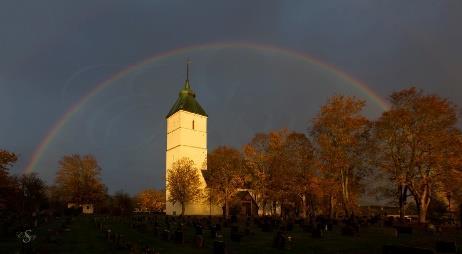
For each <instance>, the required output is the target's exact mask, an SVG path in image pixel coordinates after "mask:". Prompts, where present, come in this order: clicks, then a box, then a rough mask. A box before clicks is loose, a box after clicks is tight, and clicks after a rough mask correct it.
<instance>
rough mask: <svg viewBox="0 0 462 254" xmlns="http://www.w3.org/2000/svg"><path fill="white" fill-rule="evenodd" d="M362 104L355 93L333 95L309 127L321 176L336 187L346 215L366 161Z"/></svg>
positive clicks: (351, 205)
mask: <svg viewBox="0 0 462 254" xmlns="http://www.w3.org/2000/svg"><path fill="white" fill-rule="evenodd" d="M364 105H365V102H364V101H362V100H358V99H356V98H355V97H347V96H334V97H332V98H330V99H329V101H328V102H327V104H326V105H324V106H323V107H322V108H321V111H320V113H319V114H318V115H317V116H316V117H315V118H314V120H313V126H312V129H311V135H312V137H313V140H314V142H315V145H316V151H317V157H318V161H319V166H320V168H321V171H322V176H323V177H324V178H325V179H326V180H330V181H331V182H332V183H335V186H333V188H338V189H339V191H340V198H341V203H342V206H343V211H344V212H345V214H347V215H348V214H350V213H351V211H352V208H353V205H354V203H355V198H356V196H355V195H356V194H357V191H358V190H359V187H360V186H361V185H360V179H361V177H362V176H363V175H364V174H363V173H364V168H365V162H366V161H367V158H366V153H365V151H366V150H367V140H368V126H369V121H368V120H367V119H366V118H365V117H364V116H362V115H361V111H362V109H363V107H364Z"/></svg>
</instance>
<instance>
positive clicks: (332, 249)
mask: <svg viewBox="0 0 462 254" xmlns="http://www.w3.org/2000/svg"><path fill="white" fill-rule="evenodd" d="M66 220H68V223H65V222H66ZM158 221H159V228H160V229H163V228H164V223H163V222H164V219H163V218H161V217H160V218H159V220H158ZM99 223H102V224H104V227H105V228H106V229H111V231H112V232H115V233H119V234H123V239H124V241H125V242H128V243H130V244H131V246H135V245H136V246H137V248H136V249H138V250H140V249H142V248H144V246H149V247H151V248H154V249H155V250H156V251H159V252H160V253H161V254H167V253H213V239H212V238H211V233H210V231H209V230H204V238H205V247H204V248H201V249H199V248H196V247H195V246H194V230H193V229H192V227H186V229H185V232H184V234H185V237H184V238H185V243H183V244H177V243H174V242H173V241H164V240H162V238H161V237H160V236H159V235H157V236H156V235H155V233H154V230H153V228H152V227H151V226H147V227H146V228H144V229H139V228H137V227H133V226H132V225H131V223H130V219H128V218H123V217H105V218H102V217H101V218H97V223H95V221H94V219H93V217H85V216H79V217H74V218H71V219H70V220H69V219H66V218H59V219H56V220H54V221H52V222H50V223H48V224H46V225H43V226H41V227H39V228H38V229H37V230H36V231H35V232H34V233H35V234H36V235H37V236H38V237H37V239H36V240H35V241H34V249H36V250H38V251H39V252H38V253H142V252H136V251H134V250H132V251H131V252H130V250H128V249H125V250H122V249H117V248H116V246H115V244H114V243H112V242H111V241H108V240H106V236H105V233H104V232H101V231H100V229H99V226H98V225H99ZM146 225H149V223H146ZM171 228H173V229H174V228H175V227H174V226H172V227H171ZM242 229H243V227H242V226H241V230H242ZM251 232H252V234H250V235H245V236H243V237H242V239H241V241H240V242H233V241H231V238H230V229H229V228H225V229H224V232H223V233H224V237H223V238H224V241H225V245H226V249H227V250H228V254H231V253H258V254H265V253H281V252H284V253H321V254H322V253H357V254H361V253H381V252H382V246H383V245H384V244H403V245H409V246H419V247H426V248H434V246H435V242H436V241H437V240H439V239H441V240H450V241H456V242H457V243H462V233H461V231H456V230H453V231H452V232H451V231H447V232H443V233H442V234H440V235H432V234H430V233H428V232H425V231H423V230H414V232H413V234H412V235H406V236H403V237H401V238H400V239H398V238H397V237H396V236H395V235H394V230H393V229H392V228H383V227H379V226H370V227H363V228H361V230H360V234H359V236H343V235H341V233H340V229H339V227H336V228H335V229H334V231H332V232H327V233H326V234H325V235H324V237H323V238H321V239H315V238H312V237H311V234H310V233H306V232H303V231H302V229H301V228H300V227H298V226H297V225H295V226H294V229H293V230H292V231H291V232H289V233H288V234H289V235H290V236H291V237H292V244H291V248H290V249H286V250H278V249H275V248H273V247H272V243H273V238H274V236H275V234H276V232H275V231H274V232H262V231H261V230H260V229H259V228H258V227H256V226H251ZM49 235H53V237H52V240H51V241H50V237H49ZM18 246H19V242H18V240H17V239H16V238H15V237H10V238H6V239H0V253H16V251H17V250H18ZM459 253H462V252H459Z"/></svg>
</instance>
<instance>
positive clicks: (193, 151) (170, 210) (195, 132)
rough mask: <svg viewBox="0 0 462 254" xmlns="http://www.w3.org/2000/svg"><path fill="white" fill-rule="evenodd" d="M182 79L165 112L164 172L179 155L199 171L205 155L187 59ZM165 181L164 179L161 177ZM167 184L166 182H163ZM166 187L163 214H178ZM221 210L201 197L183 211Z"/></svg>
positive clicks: (201, 113) (202, 116)
mask: <svg viewBox="0 0 462 254" xmlns="http://www.w3.org/2000/svg"><path fill="white" fill-rule="evenodd" d="M186 73H187V74H186V80H185V83H184V87H183V89H181V91H180V94H179V96H178V99H177V100H176V102H175V104H174V105H173V107H172V108H171V109H170V112H168V114H167V116H166V118H167V152H166V172H165V176H166V179H167V175H168V171H169V169H171V167H172V164H173V163H174V162H175V161H176V160H179V159H181V158H183V157H188V158H189V159H191V160H193V161H194V163H195V167H196V168H197V169H198V170H199V171H201V170H205V169H204V168H203V167H204V162H205V160H206V159H207V117H208V116H207V113H205V110H204V109H203V108H202V107H201V105H200V104H199V103H198V102H197V100H196V94H195V93H194V92H193V90H192V89H191V86H190V85H189V63H188V64H187V70H186ZM199 175H200V176H201V182H202V188H203V189H204V191H205V187H206V183H205V180H204V178H203V176H202V172H199ZM165 182H166V184H167V181H165ZM166 187H167V186H166ZM165 189H166V202H167V203H166V214H168V215H179V214H181V205H180V204H179V203H176V204H175V205H173V203H171V202H168V199H169V192H168V191H167V189H168V188H165ZM221 213H222V211H221V209H219V208H218V207H215V206H212V205H210V204H207V202H205V201H197V202H195V203H187V204H186V206H185V215H209V214H212V215H216V214H221Z"/></svg>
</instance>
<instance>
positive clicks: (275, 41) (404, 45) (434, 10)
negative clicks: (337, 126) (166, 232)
mask: <svg viewBox="0 0 462 254" xmlns="http://www.w3.org/2000/svg"><path fill="white" fill-rule="evenodd" d="M461 13H462V3H461V2H460V1H422V0H415V1H379V0H377V1H366V0H364V1H360V0H355V1H344V0H337V1H318V2H313V1H226V2H225V1H151V0H150V1H148V0H146V1H115V0H111V1H94V0H93V1H62V0H59V1H58V0H56V1H45V0H42V1H20V0H15V1H2V2H1V3H0V115H1V116H2V124H1V125H0V141H1V142H0V145H1V147H2V148H6V149H10V150H12V151H15V152H18V153H20V154H21V160H20V162H19V163H18V165H17V166H16V167H15V168H14V172H19V171H20V170H21V169H22V168H23V167H24V166H25V164H26V163H27V161H28V160H29V158H30V156H31V155H32V152H33V151H34V149H35V148H36V147H37V145H38V144H39V143H40V142H41V140H42V139H43V138H44V137H45V135H46V134H47V132H48V131H49V130H50V128H51V127H52V126H53V124H54V123H55V122H56V121H57V120H58V119H60V117H61V116H62V115H63V114H65V112H66V111H67V110H68V109H69V108H70V107H71V105H73V104H74V103H76V102H78V101H79V100H80V99H81V98H82V97H83V96H85V94H87V93H88V92H89V91H91V89H93V88H94V87H95V86H96V85H97V84H98V83H100V82H102V81H103V80H105V79H107V78H108V77H111V76H112V75H114V73H116V72H117V71H119V70H121V69H125V68H127V67H128V66H130V65H132V64H134V63H137V62H140V61H142V60H144V59H146V58H148V57H149V56H152V55H155V54H158V53H160V52H164V51H167V50H171V49H175V48H179V47H184V46H188V45H193V44H205V43H211V42H222V41H245V42H251V43H262V44H269V45H274V46H279V47H283V48H289V49H292V50H297V51H300V52H302V53H306V54H310V55H312V56H315V57H317V58H319V59H321V60H322V61H325V62H327V63H329V64H332V65H335V66H337V67H338V68H339V69H342V70H344V71H346V72H348V73H350V74H352V76H354V77H356V78H358V79H361V80H364V81H365V82H366V83H368V84H369V86H370V87H371V88H372V89H373V90H375V91H377V92H378V93H380V95H381V96H383V97H386V96H387V95H388V94H389V93H390V92H391V91H393V90H396V89H400V88H403V87H407V86H409V85H410V84H414V85H416V86H418V87H421V88H423V89H425V90H427V91H430V92H435V93H438V94H441V95H443V96H446V97H449V98H450V99H451V100H453V101H455V102H457V103H459V104H462V85H461V82H462V74H461V72H460V69H461V66H462V49H461V47H460V45H462V32H461V29H460V24H462V15H460V14H461ZM189 56H190V57H193V67H192V68H193V73H192V85H193V88H194V89H195V90H196V92H197V93H198V98H199V101H200V102H201V103H202V104H203V106H204V108H205V109H206V110H207V112H208V113H209V115H211V117H210V120H209V131H210V133H209V145H210V147H215V146H217V145H220V144H232V145H234V146H241V145H243V144H244V143H245V142H247V141H248V140H249V139H250V138H251V137H252V135H253V134H254V133H255V132H257V131H267V130H270V129H274V128H281V127H289V128H291V129H296V130H298V131H305V130H306V128H307V126H308V124H309V119H310V118H311V117H312V116H313V115H314V114H315V112H316V111H317V110H318V108H319V106H320V105H321V104H322V103H323V102H324V101H325V99H326V98H327V96H329V95H330V94H332V93H334V92H341V93H351V94H355V95H358V96H361V95H364V94H361V93H360V92H359V91H357V90H355V89H352V88H351V87H349V86H348V84H345V83H344V82H343V83H342V81H339V80H337V79H335V78H334V77H333V76H332V73H330V74H329V73H325V72H324V71H325V70H322V69H319V68H318V67H316V66H314V65H308V64H306V63H300V62H297V61H295V60H294V59H287V58H286V57H281V56H269V55H265V54H264V52H263V53H262V52H248V51H245V50H237V51H226V50H224V51H212V50H209V51H204V52H199V53H198V52H195V53H191V55H189ZM185 57H186V56H182V55H181V56H177V57H176V58H174V59H171V60H169V61H165V62H164V63H162V64H164V65H155V66H147V67H146V68H145V69H142V70H138V69H137V70H135V72H134V73H130V75H129V78H131V80H130V79H128V77H127V79H124V80H121V81H118V82H117V83H116V84H113V85H111V88H110V89H107V90H105V91H104V93H101V94H99V95H98V96H96V97H95V98H94V99H92V100H91V101H90V102H89V103H88V104H87V105H85V107H83V108H82V109H81V111H79V113H77V114H76V115H75V116H74V117H73V118H72V119H71V120H70V121H69V122H68V124H67V125H66V127H65V128H63V129H62V130H61V131H60V134H59V137H57V138H56V139H55V140H54V142H53V143H52V144H51V145H50V147H49V148H48V150H47V152H46V153H45V154H44V156H43V158H42V159H41V162H40V163H39V166H40V167H41V169H40V170H39V172H40V173H41V174H42V175H43V176H44V177H45V178H46V179H47V180H49V181H52V179H53V176H54V172H55V170H56V167H57V160H58V159H59V158H60V157H61V156H62V155H63V154H66V153H75V152H78V153H93V154H95V155H96V156H97V158H98V160H99V161H100V163H101V164H102V165H103V168H104V174H103V178H104V179H105V181H106V183H107V184H108V186H109V188H110V190H111V191H113V190H117V189H121V188H124V189H126V190H128V191H130V192H135V191H138V190H140V189H142V188H144V187H147V186H150V185H154V186H157V187H159V186H160V185H161V184H162V182H163V171H164V168H163V167H164V161H163V160H164V149H165V137H164V133H165V125H164V124H165V123H164V116H165V113H166V112H167V111H168V109H169V107H170V106H171V104H172V103H173V102H174V100H175V99H176V96H177V92H178V90H179V88H180V87H181V85H182V82H183V79H184V69H183V62H184V58H185ZM268 73H270V75H268ZM320 84H323V85H324V86H320ZM369 106H370V107H371V108H372V109H371V110H370V111H371V112H369V113H370V115H371V116H372V115H374V114H375V115H377V114H378V113H379V112H377V108H374V105H369Z"/></svg>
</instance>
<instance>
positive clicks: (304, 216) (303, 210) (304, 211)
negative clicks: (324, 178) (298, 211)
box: [301, 195, 306, 219]
mask: <svg viewBox="0 0 462 254" xmlns="http://www.w3.org/2000/svg"><path fill="white" fill-rule="evenodd" d="M301 200H302V218H304V219H305V218H306V195H302V198H301Z"/></svg>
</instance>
